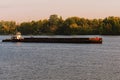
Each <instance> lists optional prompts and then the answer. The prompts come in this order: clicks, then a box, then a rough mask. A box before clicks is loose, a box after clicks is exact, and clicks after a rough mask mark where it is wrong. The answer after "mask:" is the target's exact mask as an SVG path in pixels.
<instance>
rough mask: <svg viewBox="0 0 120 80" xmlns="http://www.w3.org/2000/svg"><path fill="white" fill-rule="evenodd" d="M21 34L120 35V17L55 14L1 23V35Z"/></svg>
mask: <svg viewBox="0 0 120 80" xmlns="http://www.w3.org/2000/svg"><path fill="white" fill-rule="evenodd" d="M18 31H19V32H21V33H22V34H24V35H120V17H114V16H110V17H106V18H104V19H85V18H80V17H68V18H67V19H65V20H63V19H62V17H61V16H60V17H59V16H58V15H56V14H54V15H50V17H49V19H44V20H39V21H31V22H22V23H20V24H19V25H18V24H16V22H15V21H0V35H8V34H14V33H15V32H18Z"/></svg>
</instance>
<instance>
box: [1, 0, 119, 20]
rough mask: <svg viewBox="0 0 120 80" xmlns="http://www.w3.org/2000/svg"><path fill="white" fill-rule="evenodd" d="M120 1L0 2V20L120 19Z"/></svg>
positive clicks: (25, 0)
mask: <svg viewBox="0 0 120 80" xmlns="http://www.w3.org/2000/svg"><path fill="white" fill-rule="evenodd" d="M119 8H120V0H0V20H13V21H17V22H21V21H31V20H40V19H46V18H49V16H50V15H51V14H57V15H59V16H62V17H63V18H67V17H71V16H77V17H85V18H104V17H108V16H117V17H120V9H119Z"/></svg>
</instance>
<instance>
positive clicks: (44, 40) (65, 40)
mask: <svg viewBox="0 0 120 80" xmlns="http://www.w3.org/2000/svg"><path fill="white" fill-rule="evenodd" d="M2 42H30V43H31V42H36V43H102V38H24V39H5V40H2Z"/></svg>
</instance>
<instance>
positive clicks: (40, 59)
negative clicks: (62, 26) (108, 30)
mask: <svg viewBox="0 0 120 80" xmlns="http://www.w3.org/2000/svg"><path fill="white" fill-rule="evenodd" d="M7 37H8V36H0V80H120V44H119V43H120V36H101V37H102V38H103V44H63V43H11V42H1V40H2V39H5V38H7Z"/></svg>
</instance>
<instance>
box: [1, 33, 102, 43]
mask: <svg viewBox="0 0 120 80" xmlns="http://www.w3.org/2000/svg"><path fill="white" fill-rule="evenodd" d="M2 42H36V43H99V44H101V43H102V38H100V37H95V38H78V37H77V38H71V37H69V38H63V37H59V38H58V37H47V38H46V37H45V38H44V37H39V38H38V37H25V38H23V37H21V33H17V34H16V35H14V36H13V37H11V39H4V40H2Z"/></svg>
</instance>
